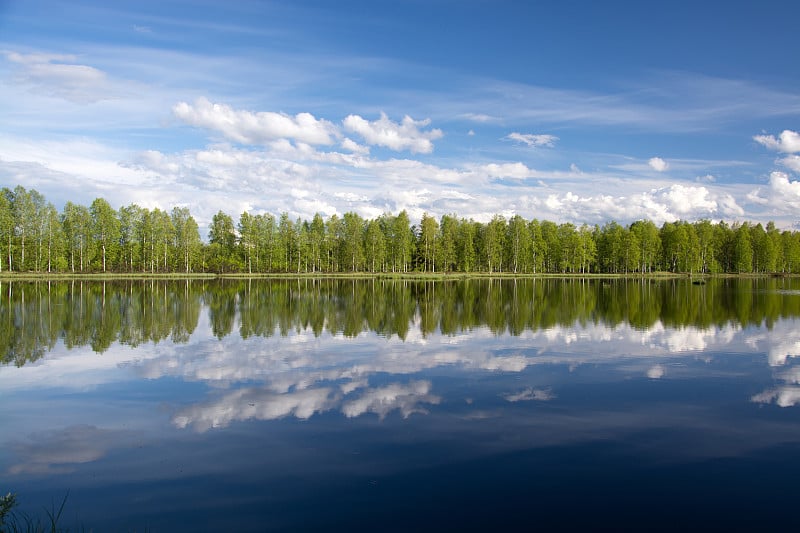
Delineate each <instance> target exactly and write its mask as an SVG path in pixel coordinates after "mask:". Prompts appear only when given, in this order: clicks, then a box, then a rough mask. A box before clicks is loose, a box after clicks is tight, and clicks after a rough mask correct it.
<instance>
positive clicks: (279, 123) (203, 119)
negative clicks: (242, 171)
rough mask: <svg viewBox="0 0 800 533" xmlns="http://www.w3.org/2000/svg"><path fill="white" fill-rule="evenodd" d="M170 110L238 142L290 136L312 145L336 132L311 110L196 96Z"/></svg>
mask: <svg viewBox="0 0 800 533" xmlns="http://www.w3.org/2000/svg"><path fill="white" fill-rule="evenodd" d="M172 112H173V114H174V115H175V117H177V118H178V119H180V120H181V121H183V122H185V123H186V124H189V125H190V126H195V127H198V128H205V129H209V130H212V131H217V132H219V133H221V134H222V135H224V136H225V137H226V138H228V139H230V140H232V141H235V142H238V143H241V144H265V143H268V142H269V141H274V140H276V139H292V140H295V141H299V142H303V143H308V144H312V145H330V144H333V142H334V138H336V137H337V136H338V135H339V134H338V131H337V128H336V126H334V125H333V124H332V123H330V122H328V121H327V120H324V119H317V118H316V117H314V115H312V114H310V113H298V114H297V115H295V116H290V115H287V114H284V113H273V112H269V111H261V112H257V113H254V112H252V111H246V110H241V109H234V108H232V107H230V106H228V105H226V104H216V103H212V102H210V101H209V100H208V99H206V98H198V99H197V101H196V102H195V103H194V104H189V103H186V102H179V103H178V104H176V105H175V106H174V107H173V108H172Z"/></svg>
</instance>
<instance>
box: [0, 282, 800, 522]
mask: <svg viewBox="0 0 800 533" xmlns="http://www.w3.org/2000/svg"><path fill="white" fill-rule="evenodd" d="M0 347H1V348H2V352H0V353H2V354H3V363H4V364H3V366H0V400H2V403H3V409H2V414H0V450H2V454H1V455H0V471H1V472H2V484H1V486H0V492H3V494H5V492H7V491H13V492H16V493H17V494H18V498H19V501H20V507H19V508H18V510H19V511H21V512H24V513H27V514H29V515H31V516H44V513H43V507H46V508H47V509H51V507H52V506H53V505H55V507H56V508H57V507H58V506H59V505H60V503H61V501H62V500H63V499H64V498H65V497H66V504H65V507H64V513H63V515H62V518H61V520H60V522H59V524H60V526H62V527H64V528H69V529H70V530H78V531H80V530H84V529H85V530H94V531H145V530H147V531H222V530H227V531H273V530H290V531H297V530H326V531H330V530H369V531H374V530H381V531H383V530H397V531H409V530H415V531H416V530H442V529H450V530H512V529H513V530H548V531H549V530H576V529H595V530H596V529H615V530H625V529H628V530H630V529H636V530H677V529H683V530H686V529H693V530H704V531H708V530H726V531H729V530H731V529H751V530H779V529H780V530H790V529H795V530H796V529H797V528H798V526H800V516H798V514H797V512H796V510H795V509H796V503H797V498H798V496H800V488H798V486H800V482H799V481H798V480H800V405H798V404H799V403H800V279H797V278H758V279H709V280H708V282H707V283H705V284H703V285H695V284H692V283H691V282H690V281H689V280H687V279H667V280H653V279H650V280H630V279H629V280H624V279H608V280H600V279H517V280H515V279H494V280H492V279H477V280H452V281H448V280H440V281H404V280H382V279H378V280H350V279H317V280H314V279H306V278H302V279H281V280H218V281H203V280H180V281H163V280H156V281H153V280H146V281H145V280H129V281H117V282H81V281H74V282H70V281H67V282H50V283H48V282H35V283H34V282H31V283H22V282H13V283H7V282H4V283H2V284H1V285H0Z"/></svg>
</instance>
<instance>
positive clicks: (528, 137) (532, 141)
mask: <svg viewBox="0 0 800 533" xmlns="http://www.w3.org/2000/svg"><path fill="white" fill-rule="evenodd" d="M505 138H506V139H508V140H511V141H517V142H520V143H523V144H527V145H528V146H530V147H535V148H539V147H547V148H552V147H554V146H555V145H556V141H558V137H556V136H555V135H548V134H539V135H534V134H532V133H517V132H514V133H509V134H508V135H506V137H505Z"/></svg>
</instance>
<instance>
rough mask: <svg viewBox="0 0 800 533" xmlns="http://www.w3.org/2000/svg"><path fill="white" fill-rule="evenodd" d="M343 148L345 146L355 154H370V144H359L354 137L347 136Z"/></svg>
mask: <svg viewBox="0 0 800 533" xmlns="http://www.w3.org/2000/svg"><path fill="white" fill-rule="evenodd" d="M342 148H344V149H345V150H347V151H348V152H353V153H354V154H361V155H367V154H369V146H364V145H363V144H358V143H357V142H355V141H354V140H353V139H350V138H347V137H345V139H344V140H343V141H342Z"/></svg>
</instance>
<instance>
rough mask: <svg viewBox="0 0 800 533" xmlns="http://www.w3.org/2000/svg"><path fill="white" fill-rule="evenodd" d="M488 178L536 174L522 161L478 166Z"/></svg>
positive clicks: (516, 177) (519, 176)
mask: <svg viewBox="0 0 800 533" xmlns="http://www.w3.org/2000/svg"><path fill="white" fill-rule="evenodd" d="M478 170H479V171H480V172H482V173H485V174H486V175H487V176H488V177H490V178H513V179H525V178H531V177H534V176H535V175H536V172H535V171H534V170H532V169H530V168H528V167H527V166H526V165H525V164H523V163H519V162H517V163H489V164H488V165H483V166H481V167H479V168H478Z"/></svg>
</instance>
